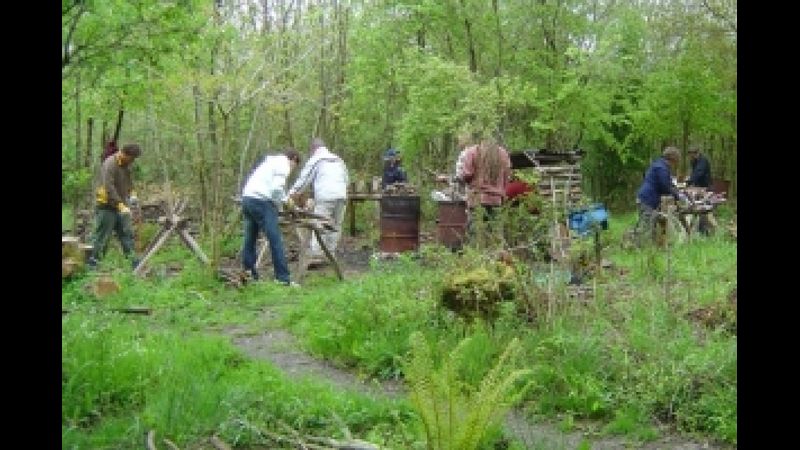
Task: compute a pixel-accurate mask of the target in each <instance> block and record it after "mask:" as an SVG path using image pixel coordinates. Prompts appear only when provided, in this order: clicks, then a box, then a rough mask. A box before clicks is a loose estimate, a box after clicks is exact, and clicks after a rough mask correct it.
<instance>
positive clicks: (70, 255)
mask: <svg viewBox="0 0 800 450" xmlns="http://www.w3.org/2000/svg"><path fill="white" fill-rule="evenodd" d="M91 250H92V246H91V245H86V244H83V243H81V240H80V239H79V238H78V237H76V236H62V237H61V278H62V279H64V278H69V277H71V276H72V275H74V274H76V273H78V272H79V271H80V270H81V269H83V267H84V265H85V264H86V260H87V258H88V257H89V254H90V253H91Z"/></svg>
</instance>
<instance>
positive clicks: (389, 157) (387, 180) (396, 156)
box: [381, 148, 408, 189]
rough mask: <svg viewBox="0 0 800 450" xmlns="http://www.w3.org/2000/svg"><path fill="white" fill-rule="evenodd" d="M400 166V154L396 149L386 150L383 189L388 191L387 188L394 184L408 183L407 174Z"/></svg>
mask: <svg viewBox="0 0 800 450" xmlns="http://www.w3.org/2000/svg"><path fill="white" fill-rule="evenodd" d="M400 164H401V159H400V152H399V151H398V150H397V149H394V148H390V149H388V150H386V152H385V153H384V154H383V179H381V188H383V189H386V187H387V186H389V185H392V184H394V183H406V182H407V181H408V177H407V176H406V172H405V171H404V170H403V168H402V167H401V166H400Z"/></svg>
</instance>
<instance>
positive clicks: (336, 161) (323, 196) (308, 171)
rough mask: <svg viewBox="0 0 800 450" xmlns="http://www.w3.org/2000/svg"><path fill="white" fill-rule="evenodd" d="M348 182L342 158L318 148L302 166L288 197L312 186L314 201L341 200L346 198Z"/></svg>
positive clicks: (323, 148) (325, 149)
mask: <svg viewBox="0 0 800 450" xmlns="http://www.w3.org/2000/svg"><path fill="white" fill-rule="evenodd" d="M348 180H349V178H348V175H347V166H346V165H345V163H344V161H343V160H342V158H339V157H338V156H336V155H334V154H333V153H331V152H330V151H329V150H328V149H327V148H325V147H319V148H317V150H316V151H315V152H314V154H313V155H312V156H311V158H309V159H308V161H307V162H306V164H305V165H304V166H303V170H301V171H300V175H299V176H298V177H297V180H295V182H294V184H293V185H292V187H291V188H290V189H289V194H288V195H294V194H296V193H298V192H300V191H302V190H303V189H305V188H306V187H307V186H308V185H309V184H313V186H314V201H326V200H341V199H345V198H347V183H348V182H349V181H348Z"/></svg>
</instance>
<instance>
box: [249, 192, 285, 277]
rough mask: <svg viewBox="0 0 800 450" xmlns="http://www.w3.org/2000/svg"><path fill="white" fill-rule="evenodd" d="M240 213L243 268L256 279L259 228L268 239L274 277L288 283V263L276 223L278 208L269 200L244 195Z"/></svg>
mask: <svg viewBox="0 0 800 450" xmlns="http://www.w3.org/2000/svg"><path fill="white" fill-rule="evenodd" d="M242 213H243V214H244V248H243V249H242V263H243V265H244V270H247V271H249V272H250V273H251V274H253V278H255V279H258V271H257V270H256V259H257V258H258V254H257V251H256V239H257V238H258V232H259V230H260V231H263V232H264V234H265V235H266V236H267V241H269V251H270V254H271V255H272V267H273V268H274V269H275V278H276V279H277V280H278V281H282V282H284V283H288V282H289V265H288V263H287V262H286V254H285V253H284V251H283V240H282V236H281V230H280V227H279V225H278V209H277V208H276V207H275V204H274V203H272V202H271V201H269V200H259V199H256V198H251V197H244V198H242Z"/></svg>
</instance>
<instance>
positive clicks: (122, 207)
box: [117, 202, 131, 215]
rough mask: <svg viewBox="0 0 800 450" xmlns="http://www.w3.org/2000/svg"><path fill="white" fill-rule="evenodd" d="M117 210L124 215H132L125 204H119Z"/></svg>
mask: <svg viewBox="0 0 800 450" xmlns="http://www.w3.org/2000/svg"><path fill="white" fill-rule="evenodd" d="M117 210H118V211H119V213H120V214H123V215H130V213H131V209H130V208H128V207H127V206H125V203H122V202H119V203H117Z"/></svg>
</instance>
